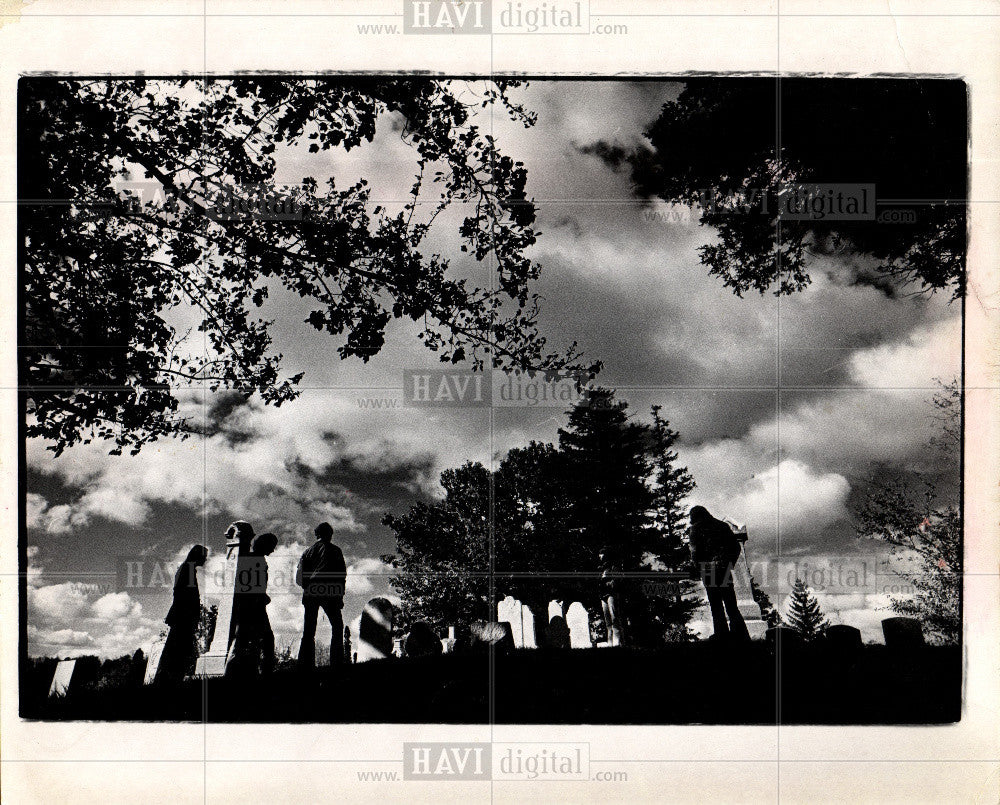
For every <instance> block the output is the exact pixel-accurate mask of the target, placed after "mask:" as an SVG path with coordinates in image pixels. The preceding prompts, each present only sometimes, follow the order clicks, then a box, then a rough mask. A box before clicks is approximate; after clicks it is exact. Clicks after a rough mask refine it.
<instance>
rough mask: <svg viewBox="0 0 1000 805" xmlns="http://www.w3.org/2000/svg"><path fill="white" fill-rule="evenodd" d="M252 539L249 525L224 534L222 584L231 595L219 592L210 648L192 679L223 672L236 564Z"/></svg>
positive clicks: (231, 528)
mask: <svg viewBox="0 0 1000 805" xmlns="http://www.w3.org/2000/svg"><path fill="white" fill-rule="evenodd" d="M251 539H253V529H252V528H251V527H250V524H249V523H244V522H236V523H233V524H232V525H231V526H229V528H228V529H227V531H226V567H225V571H224V574H223V577H222V578H223V583H224V584H226V585H227V587H228V585H229V584H232V585H233V587H232V591H229V590H228V589H226V590H223V591H222V597H221V598H220V600H219V611H218V614H217V615H216V617H215V634H214V635H213V637H212V645H210V646H209V647H208V651H206V652H205V653H204V654H202V655H201V656H200V657H199V658H198V661H197V662H196V663H195V666H194V673H195V676H223V675H224V674H225V672H226V659H227V657H228V655H229V644H230V642H231V640H232V637H233V632H234V630H235V628H236V621H235V620H234V618H233V614H234V613H233V604H234V603H235V597H236V581H237V574H238V573H239V560H240V557H241V556H244V555H246V554H248V553H249V552H250V540H251Z"/></svg>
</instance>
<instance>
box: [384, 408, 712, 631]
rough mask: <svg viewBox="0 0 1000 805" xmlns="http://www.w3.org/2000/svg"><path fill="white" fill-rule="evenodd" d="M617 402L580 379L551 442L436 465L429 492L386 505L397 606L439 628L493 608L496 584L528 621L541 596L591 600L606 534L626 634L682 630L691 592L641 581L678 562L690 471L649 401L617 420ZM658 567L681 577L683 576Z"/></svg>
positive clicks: (683, 559)
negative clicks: (410, 501) (437, 481)
mask: <svg viewBox="0 0 1000 805" xmlns="http://www.w3.org/2000/svg"><path fill="white" fill-rule="evenodd" d="M627 408H628V406H627V404H626V403H624V402H618V401H616V400H615V399H614V392H613V391H611V390H609V389H597V390H594V391H591V392H589V394H588V396H587V398H586V399H584V400H583V401H581V402H580V403H579V404H578V405H576V406H575V407H574V408H572V409H571V410H570V411H569V412H568V417H569V422H568V424H567V427H566V428H565V429H560V430H559V446H558V447H556V446H553V445H551V444H541V443H538V442H532V443H530V444H529V445H528V446H527V447H523V448H514V449H512V450H510V451H509V452H508V453H507V455H506V456H505V457H504V459H503V460H502V461H501V462H500V463H499V465H498V467H497V469H496V471H495V473H490V471H489V470H487V469H486V468H485V467H483V466H482V465H480V464H471V463H470V464H466V465H464V466H462V467H460V468H459V469H457V470H447V471H446V472H445V473H443V474H442V481H441V482H442V486H443V487H444V489H445V498H444V500H443V501H442V502H440V503H435V504H427V503H422V502H421V503H417V504H415V505H414V506H412V507H411V509H410V511H409V512H408V513H407V514H406V515H404V516H402V517H395V516H391V515H390V516H387V517H386V518H385V519H384V522H385V523H386V525H388V526H389V527H390V528H392V529H393V531H395V532H396V540H397V545H398V551H397V553H396V554H393V555H388V556H384V557H383V559H384V560H385V561H387V562H389V563H390V564H391V565H392V567H393V568H394V569H396V570H397V571H399V573H398V574H397V575H396V576H394V578H393V581H392V584H393V587H394V588H395V589H396V590H397V591H398V592H399V594H400V598H401V599H402V602H403V611H404V619H409V620H415V619H417V618H419V619H424V620H427V621H429V622H430V623H431V624H432V625H433V626H434V627H435V628H444V627H446V626H448V625H451V624H455V623H461V622H468V621H469V620H471V619H472V618H474V617H489V618H493V617H495V604H496V602H497V601H498V600H500V599H502V598H503V597H504V596H505V595H512V596H514V597H515V598H518V599H519V600H521V601H522V602H523V603H524V604H525V605H526V606H528V608H529V609H530V610H531V612H532V615H533V616H534V618H535V622H536V624H545V623H547V622H548V605H549V601H550V600H553V599H554V600H559V601H562V602H563V603H564V605H568V604H569V603H570V602H572V601H581V602H582V603H584V605H585V606H587V607H588V608H589V609H590V610H591V611H594V609H595V608H599V606H598V605H599V600H600V594H601V592H600V579H599V576H600V573H601V570H602V564H601V560H600V558H599V555H600V552H601V549H602V548H605V547H607V548H610V549H611V550H610V551H609V553H610V554H611V556H612V557H613V558H612V561H613V563H614V570H615V572H616V574H617V575H618V577H619V578H618V580H617V581H616V584H617V586H618V588H619V593H620V594H623V595H624V596H625V597H626V598H631V600H632V606H631V615H630V616H629V617H630V619H631V620H632V621H633V625H634V627H635V628H634V629H633V632H634V633H635V634H637V635H639V637H638V640H639V641H640V642H662V640H663V639H664V637H665V636H666V635H667V634H668V633H669V634H670V635H672V636H674V637H676V636H677V635H678V634H680V633H682V632H684V628H685V625H686V623H687V621H688V620H689V619H690V617H691V614H692V612H693V611H694V609H695V608H697V602H695V601H692V600H690V598H689V597H688V596H686V595H683V594H680V593H679V592H670V593H664V594H657V593H655V591H654V592H651V591H650V590H649V589H648V587H647V588H644V586H643V581H644V580H646V579H647V578H649V577H652V578H655V576H656V573H655V571H656V570H660V571H664V570H674V569H679V568H681V567H682V566H683V565H684V564H686V563H687V562H688V558H687V554H686V549H685V548H684V545H683V542H682V541H681V540H682V534H683V532H682V527H681V525H680V516H681V514H680V513H681V511H682V505H681V500H682V498H683V496H684V495H686V494H687V493H688V492H689V491H690V489H691V488H692V487H693V481H692V480H691V477H690V474H689V473H688V472H687V470H686V469H684V468H682V467H677V466H676V460H677V455H676V453H675V452H674V451H673V449H672V447H673V444H674V442H675V440H676V439H677V433H676V432H675V431H673V430H671V429H670V428H669V426H668V424H667V422H666V420H664V419H662V418H661V417H660V416H659V409H657V410H656V411H655V413H654V422H653V425H648V424H644V423H640V422H631V421H630V420H629V417H628V414H627ZM491 515H492V519H490V518H491ZM491 546H492V551H491ZM668 563H669V564H668ZM668 578H670V580H671V581H673V582H674V583H675V585H676V590H678V591H679V590H682V585H683V584H684V583H685V582H680V581H678V580H677V579H676V578H674V577H668ZM491 579H492V585H491V584H490V580H491ZM491 590H492V599H491V595H490V593H491ZM478 613H483V614H478ZM684 633H685V634H686V632H684ZM541 634H542V633H541V630H540V629H537V628H536V639H539V640H543V639H544V638H543V637H541Z"/></svg>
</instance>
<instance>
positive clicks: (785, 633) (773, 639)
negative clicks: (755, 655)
mask: <svg viewBox="0 0 1000 805" xmlns="http://www.w3.org/2000/svg"><path fill="white" fill-rule="evenodd" d="M764 639H765V641H766V642H767V645H768V646H769V647H770V648H771V650H772V651H774V650H775V649H777V650H780V651H797V650H798V649H800V648H802V635H801V634H799V631H798V630H797V629H793V628H792V627H791V626H786V625H785V624H783V623H779V624H778V625H777V626H771V627H770V628H769V629H768V630H767V631H766V632H765V633H764Z"/></svg>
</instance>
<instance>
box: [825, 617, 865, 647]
mask: <svg viewBox="0 0 1000 805" xmlns="http://www.w3.org/2000/svg"><path fill="white" fill-rule="evenodd" d="M826 642H827V644H828V645H829V647H830V648H832V649H835V650H837V651H840V652H843V653H845V654H846V653H848V652H851V653H853V652H856V651H860V650H861V645H862V643H861V630H860V629H856V628H854V627H853V626H848V625H847V624H846V623H838V624H835V625H833V626H828V627H827V629H826Z"/></svg>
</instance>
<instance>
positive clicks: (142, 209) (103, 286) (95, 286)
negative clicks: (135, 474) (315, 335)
mask: <svg viewBox="0 0 1000 805" xmlns="http://www.w3.org/2000/svg"><path fill="white" fill-rule="evenodd" d="M516 83H517V82H509V81H503V80H500V81H490V82H483V83H481V84H477V85H471V84H470V83H469V82H462V85H461V86H462V89H461V93H460V94H456V93H453V92H452V89H451V85H450V84H449V83H448V82H443V81H437V80H431V79H403V78H329V79H316V80H302V79H291V78H290V79H280V78H256V77H245V78H236V79H212V80H197V79H193V78H192V79H186V78H185V79H177V80H152V79H145V78H135V79H129V80H123V81H116V80H101V79H94V80H79V79H52V78H43V77H39V78H24V79H22V80H21V83H20V97H19V101H20V118H19V123H20V126H19V132H18V136H19V142H20V144H21V147H20V149H19V154H18V180H19V197H20V198H22V199H31V200H34V201H37V203H34V204H30V205H25V206H22V207H21V208H20V216H19V227H20V230H19V233H20V241H21V244H22V246H23V247H24V251H23V254H24V261H23V268H24V286H23V287H24V296H23V300H24V304H23V308H22V310H21V316H20V325H21V332H20V343H21V344H22V345H23V347H24V348H23V349H22V350H20V351H19V356H20V378H21V379H20V382H21V386H22V388H23V389H24V399H25V401H26V406H27V410H28V420H27V435H28V436H29V437H41V438H43V439H45V440H46V441H47V442H48V446H49V448H50V449H52V450H54V451H55V452H56V454H58V453H60V452H62V451H63V450H64V449H65V448H66V447H68V446H70V445H73V444H75V443H78V442H89V441H91V440H92V439H93V438H101V439H108V440H111V441H112V442H113V443H114V446H113V449H112V453H120V452H121V451H122V449H123V448H128V449H130V450H131V451H132V452H133V453H135V452H138V450H139V449H140V448H141V447H142V446H143V445H144V444H146V443H147V442H149V441H151V440H153V439H156V438H157V437H160V436H163V435H177V434H179V435H181V436H184V435H186V434H188V433H189V432H191V429H192V427H195V426H193V425H192V423H191V422H189V421H188V420H187V419H186V418H185V417H184V416H182V414H181V413H179V399H178V396H177V388H178V387H181V388H183V387H184V386H187V385H192V384H193V385H195V386H198V387H201V386H202V385H204V386H205V387H207V388H208V389H210V390H212V391H215V390H217V389H231V390H233V391H235V392H238V393H240V394H242V395H244V396H246V397H249V396H251V395H258V396H259V398H260V399H261V400H262V401H263V402H264V403H266V404H272V405H276V406H277V405H281V404H282V403H284V402H287V401H289V400H291V399H293V398H294V397H296V396H297V394H298V389H297V385H298V383H299V381H300V380H301V377H302V375H301V374H297V375H294V376H291V377H286V376H283V375H282V372H281V368H282V367H281V361H282V355H281V354H280V353H278V352H276V351H275V350H274V349H273V348H272V343H271V322H270V321H268V320H266V319H265V318H263V317H261V316H260V315H259V309H260V308H261V307H263V306H264V304H265V301H266V300H267V299H268V297H269V296H275V295H280V294H284V295H285V296H286V297H287V296H290V297H293V298H297V297H301V298H303V299H306V300H308V302H309V304H310V307H311V309H310V310H308V312H307V313H306V314H305V323H306V324H308V325H309V326H310V327H313V328H315V329H316V330H319V331H323V332H326V333H329V334H330V335H333V336H336V337H337V338H338V341H339V345H338V347H337V353H338V354H339V356H340V357H341V358H348V357H357V358H360V359H361V360H363V361H367V360H369V359H370V358H371V357H372V356H373V355H375V354H377V353H378V352H379V351H380V349H381V348H382V346H383V343H384V339H385V328H386V326H387V325H388V323H389V322H390V321H391V320H393V319H401V318H406V319H410V320H412V321H414V322H420V323H421V326H422V331H421V332H420V338H421V340H422V341H423V342H424V344H425V346H427V347H428V349H430V350H432V351H434V352H436V353H438V356H439V357H440V359H441V360H442V361H446V362H449V363H459V362H462V361H469V362H470V363H471V366H472V367H473V368H475V369H478V368H484V367H485V366H488V365H492V366H503V367H518V368H526V367H535V368H545V369H557V368H565V367H570V366H575V365H576V363H575V362H576V359H577V358H578V353H577V352H576V349H575V346H573V347H570V348H569V350H568V351H567V352H565V353H560V354H557V353H547V352H546V351H545V339H544V338H543V337H542V336H541V335H540V334H539V331H538V328H537V326H536V324H537V316H538V301H539V299H538V296H537V295H536V294H534V293H532V291H531V284H532V283H533V282H534V280H535V279H537V277H538V274H539V266H538V265H537V264H536V263H534V262H532V260H530V259H529V258H528V257H527V256H526V251H527V250H528V249H529V247H531V246H532V245H533V244H534V242H535V238H536V232H535V229H534V221H535V208H534V205H533V204H532V203H531V202H530V200H529V199H527V197H526V192H525V185H526V181H527V174H526V171H525V169H524V167H523V165H522V164H521V163H519V162H515V161H514V160H512V159H511V158H510V157H508V156H505V155H504V154H502V153H500V152H499V150H498V149H497V147H496V144H495V142H494V140H493V137H492V136H490V135H489V134H487V133H486V132H484V131H482V130H481V129H480V128H479V127H478V126H477V125H475V124H474V123H473V122H472V114H473V112H474V110H475V109H479V108H484V107H489V108H490V109H491V110H492V109H493V108H494V107H497V106H498V107H500V109H501V110H503V112H505V113H507V114H509V115H510V116H511V117H512V118H513V119H514V120H516V121H518V122H519V123H521V124H523V125H524V126H526V127H527V126H530V125H532V124H533V123H534V116H533V115H531V114H530V113H528V112H526V111H525V110H524V109H523V108H521V107H520V106H518V105H517V104H514V103H512V102H511V101H510V100H509V98H508V97H507V91H508V89H509V88H510V87H511V86H514V85H516ZM383 120H393V121H394V122H395V123H396V124H398V125H399V127H400V132H399V136H400V138H401V139H402V140H403V141H404V142H405V143H407V144H408V145H409V146H410V147H411V148H412V151H413V163H414V173H415V180H414V183H413V185H412V187H411V190H410V193H409V195H408V197H407V199H406V200H405V201H403V202H401V203H400V204H399V205H396V207H394V208H393V209H389V208H387V207H386V206H385V205H383V204H380V203H377V202H375V201H374V200H373V199H372V198H371V189H370V186H369V183H368V181H367V180H366V179H361V180H359V181H357V182H355V183H353V184H349V185H346V186H342V185H339V184H338V183H337V182H336V181H335V177H331V178H329V179H325V178H320V179H317V178H315V177H311V176H306V177H302V178H301V181H300V182H298V183H297V185H296V186H295V189H294V191H291V192H290V191H287V190H284V189H283V188H282V187H281V186H279V185H278V184H277V180H276V173H277V169H276V168H277V164H278V162H279V156H281V154H282V152H284V153H285V154H293V155H294V154H295V153H296V152H297V151H298V152H300V153H302V154H304V153H305V152H306V151H307V150H308V152H312V153H315V152H319V151H327V150H330V149H338V148H343V149H345V150H348V151H349V150H351V149H353V148H356V147H358V146H361V145H362V144H363V143H365V142H371V141H372V139H373V138H374V137H375V132H376V124H377V123H378V122H379V121H383ZM130 182H132V183H133V184H129V183H130ZM136 188H138V189H139V190H141V191H145V192H141V193H139V194H136V193H134V192H132V191H133V190H135V189H136ZM234 199H235V200H236V202H237V203H236V206H234V205H233V203H232V202H233V200H234ZM244 202H245V203H246V204H247V205H249V210H247V209H245V208H241V207H240V206H239V205H240V204H241V203H244ZM453 203H454V206H455V208H457V209H459V210H461V212H460V213H459V216H460V218H459V220H460V223H459V225H458V228H459V233H460V236H461V240H462V245H461V250H462V251H466V252H468V253H469V254H471V255H472V256H473V257H474V258H475V259H476V260H478V261H484V260H487V259H488V260H489V261H490V263H491V265H495V272H496V276H495V281H494V282H492V283H486V284H485V287H473V286H471V285H470V284H469V282H468V280H467V279H463V278H459V277H455V276H452V273H451V272H450V271H449V260H448V259H446V258H443V257H442V256H441V255H438V254H425V253H423V252H422V251H421V247H422V246H423V245H424V244H425V240H426V235H427V233H428V231H429V230H430V228H431V225H432V223H433V222H434V221H435V219H436V218H437V217H438V216H439V214H441V213H442V212H443V211H444V210H445V209H446V208H448V207H450V206H451V205H452V204H453ZM281 304H286V303H285V302H282V303H281ZM177 309H181V310H183V312H184V314H183V316H178V315H177V313H176V310H177ZM192 312H193V313H194V314H195V316H196V317H197V321H198V323H197V325H196V328H197V331H198V333H200V335H199V336H198V337H197V338H196V340H195V341H194V342H193V343H191V344H190V345H189V344H188V343H187V341H186V338H187V335H188V333H186V332H183V331H181V330H179V329H178V328H177V327H176V326H175V323H174V322H176V321H177V320H178V319H179V318H183V317H184V316H187V317H188V318H190V315H189V314H190V313H192ZM591 368H594V369H596V366H595V367H591Z"/></svg>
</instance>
